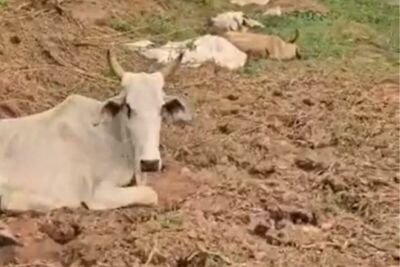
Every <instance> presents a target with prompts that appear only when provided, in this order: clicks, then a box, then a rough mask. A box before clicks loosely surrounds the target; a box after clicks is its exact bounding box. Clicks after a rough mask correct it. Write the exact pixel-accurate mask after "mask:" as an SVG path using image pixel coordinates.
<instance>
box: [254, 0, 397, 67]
mask: <svg viewBox="0 0 400 267" xmlns="http://www.w3.org/2000/svg"><path fill="white" fill-rule="evenodd" d="M322 1H323V2H324V3H325V4H326V5H327V7H328V8H329V9H330V12H329V13H328V14H327V15H325V16H323V15H321V14H318V13H315V12H294V13H291V14H289V15H286V16H281V17H275V16H263V15H261V14H255V17H256V19H258V20H260V21H261V22H262V23H263V24H264V25H266V28H265V29H262V31H264V32H266V33H269V34H276V35H279V36H281V37H282V38H284V39H286V40H288V39H290V38H291V37H292V36H293V35H294V32H295V29H296V28H297V29H299V30H300V38H299V40H298V44H299V46H300V48H301V51H302V54H303V55H304V57H305V58H306V59H307V58H309V59H326V58H339V59H343V58H347V57H348V56H349V55H351V56H352V57H353V56H354V57H357V56H360V58H361V57H365V56H367V54H369V50H370V48H372V50H374V53H375V52H377V51H379V53H380V54H382V55H383V60H388V59H389V60H392V61H393V62H394V61H398V56H399V52H400V48H399V9H398V8H394V7H393V6H391V5H389V4H388V3H386V2H383V1H375V0H322ZM365 46H366V47H368V49H367V50H368V51H366V50H365V49H364V48H365ZM374 53H371V55H373V54H374ZM379 60H381V59H379V58H378V59H377V61H379Z"/></svg>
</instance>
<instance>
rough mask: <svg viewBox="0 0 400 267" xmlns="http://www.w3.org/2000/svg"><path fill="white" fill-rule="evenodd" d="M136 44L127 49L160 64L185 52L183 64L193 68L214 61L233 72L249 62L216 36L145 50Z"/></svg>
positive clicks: (243, 54)
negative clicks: (189, 46) (190, 46)
mask: <svg viewBox="0 0 400 267" xmlns="http://www.w3.org/2000/svg"><path fill="white" fill-rule="evenodd" d="M139 42H140V43H139V44H143V42H144V41H139ZM190 43H191V44H192V49H190V48H187V46H188V44H190ZM135 44H136V43H131V44H127V47H129V48H130V49H132V50H134V51H138V52H139V53H140V54H142V55H143V56H145V57H147V58H150V59H156V60H157V61H158V62H159V63H167V62H170V61H172V60H174V59H175V58H177V57H178V55H179V53H180V52H181V51H182V50H184V55H183V58H182V64H184V65H188V66H190V67H193V68H196V67H199V66H200V65H201V64H203V63H205V62H207V61H212V62H214V63H215V64H217V65H219V66H221V67H224V68H228V69H231V70H233V69H238V68H240V67H243V66H244V65H245V63H246V60H247V55H246V54H245V53H243V52H242V51H240V50H239V49H237V48H236V47H235V46H234V45H233V44H231V43H230V42H229V41H227V40H226V39H224V38H222V37H219V36H214V35H204V36H200V37H198V38H196V39H190V40H185V41H183V42H168V43H167V44H165V45H163V46H161V47H158V48H153V47H150V48H143V47H142V46H141V47H139V46H135Z"/></svg>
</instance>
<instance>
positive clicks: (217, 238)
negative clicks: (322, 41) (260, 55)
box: [0, 0, 400, 267]
mask: <svg viewBox="0 0 400 267" xmlns="http://www.w3.org/2000/svg"><path fill="white" fill-rule="evenodd" d="M283 2H285V4H286V5H288V7H290V8H291V9H296V4H292V5H290V1H283ZM292 2H295V1H292ZM307 2H312V1H307ZM300 7H301V8H302V9H304V8H305V7H304V6H303V5H300ZM168 8H169V7H168V6H166V5H165V4H163V2H162V1H157V0H146V1H144V0H134V1H127V0H118V1H112V2H111V1H106V0H94V1H72V0H69V1H63V2H62V3H61V4H60V5H55V4H54V3H53V1H46V0H41V1H27V0H23V1H22V0H21V1H9V4H8V6H7V8H4V9H2V10H1V11H0V118H5V117H18V116H23V115H26V114H32V113H34V112H39V111H43V110H45V109H47V108H49V107H52V106H54V105H56V104H57V103H59V102H61V101H62V100H63V99H64V98H65V97H66V96H68V95H69V94H72V93H79V94H83V95H86V96H91V97H94V98H97V99H105V98H106V97H109V96H111V95H112V94H115V93H116V90H118V88H117V85H118V83H117V80H116V79H115V77H113V76H112V75H111V74H110V71H109V69H108V66H107V64H106V49H107V48H109V47H110V46H111V45H112V44H117V43H120V42H124V41H126V40H129V36H128V34H127V33H121V32H117V31H115V30H113V29H112V28H111V27H110V26H109V24H108V23H107V21H108V20H109V18H110V17H111V16H112V15H115V14H118V16H122V17H123V16H133V17H135V16H143V15H145V14H148V13H150V12H167V11H168ZM117 52H118V56H119V58H120V60H121V61H122V62H123V65H124V67H125V68H126V69H130V70H134V71H143V70H147V69H148V67H149V66H150V65H151V64H152V63H151V62H149V61H146V60H144V59H143V58H141V57H139V56H135V55H133V54H132V53H126V52H124V51H123V50H118V51H117ZM166 90H167V91H168V92H169V93H171V94H177V95H184V96H185V98H186V99H187V100H188V101H189V103H190V106H191V107H192V110H193V112H194V115H195V119H194V122H193V123H192V125H189V126H185V127H180V126H173V125H167V124H165V125H164V126H163V133H162V139H163V140H162V143H163V149H162V154H163V157H164V158H165V159H166V162H167V166H166V170H165V172H164V173H162V174H160V175H157V177H153V178H152V184H154V186H155V188H156V189H157V191H158V193H159V194H160V199H161V203H160V206H159V207H157V208H143V207H130V208H124V209H119V210H114V211H107V212H93V211H88V210H85V209H83V208H82V209H81V210H69V209H62V210H56V211H53V212H50V213H48V214H35V213H22V214H19V213H11V212H4V213H0V219H1V220H2V221H3V222H5V223H7V224H8V225H9V226H10V227H11V229H12V230H13V232H14V233H16V234H17V236H18V238H19V240H20V241H21V243H23V244H24V245H23V246H11V245H10V246H7V245H4V244H3V245H2V246H1V247H0V266H71V267H78V266H118V267H119V266H171V267H172V266H174V267H175V266H177V267H188V266H191V267H195V266H196V267H205V266H221V267H223V266H243V267H244V266H249V267H257V266H260V267H261V266H263V267H265V266H397V265H398V264H399V260H400V247H399V228H398V223H399V219H400V218H399V200H400V199H399V182H400V176H399V173H398V171H399V169H398V167H399V134H398V133H399V124H398V120H399V113H398V111H399V109H398V108H399V84H398V77H397V76H393V75H391V74H390V73H387V75H386V74H385V75H382V74H379V75H374V73H365V74H359V73H358V74H356V73H353V72H352V70H351V69H348V68H345V67H344V68H331V67H330V66H319V65H312V64H311V65H308V64H304V63H303V62H299V61H292V62H284V63H278V62H268V66H267V68H266V70H265V71H264V72H262V73H260V74H258V75H246V74H243V73H242V72H240V71H238V72H229V71H227V70H223V69H220V68H217V67H216V66H214V65H212V64H207V65H206V66H203V67H201V68H200V69H188V68H185V67H182V68H180V69H179V70H178V71H177V73H176V74H175V75H174V77H173V78H172V79H171V80H170V81H168V84H167V88H166ZM0 245H1V244H0ZM35 263H42V264H43V265H34V264H35ZM146 264H147V265H146Z"/></svg>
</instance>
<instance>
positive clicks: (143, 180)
mask: <svg viewBox="0 0 400 267" xmlns="http://www.w3.org/2000/svg"><path fill="white" fill-rule="evenodd" d="M135 181H136V185H142V186H144V185H146V184H147V173H145V172H138V173H135Z"/></svg>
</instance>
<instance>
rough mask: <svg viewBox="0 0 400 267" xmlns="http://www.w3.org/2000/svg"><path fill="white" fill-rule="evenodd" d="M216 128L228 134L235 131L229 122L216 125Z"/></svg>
mask: <svg viewBox="0 0 400 267" xmlns="http://www.w3.org/2000/svg"><path fill="white" fill-rule="evenodd" d="M218 130H219V131H220V132H221V133H223V134H230V133H232V132H234V131H235V129H234V128H233V126H231V125H230V124H229V123H226V124H222V125H220V126H218Z"/></svg>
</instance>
